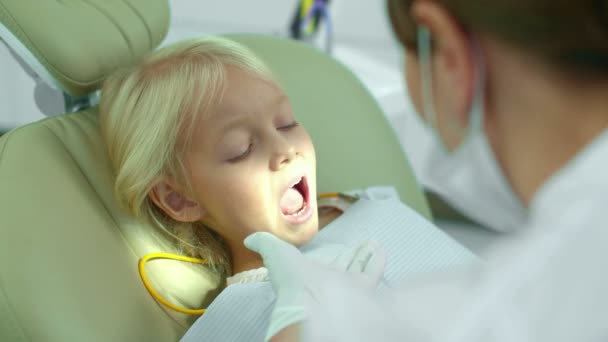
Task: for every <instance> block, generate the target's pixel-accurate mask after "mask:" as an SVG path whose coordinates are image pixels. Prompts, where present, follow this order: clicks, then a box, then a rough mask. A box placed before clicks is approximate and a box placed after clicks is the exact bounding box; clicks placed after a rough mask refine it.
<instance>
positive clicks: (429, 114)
mask: <svg viewBox="0 0 608 342" xmlns="http://www.w3.org/2000/svg"><path fill="white" fill-rule="evenodd" d="M418 63H420V87H421V89H422V110H423V111H424V113H423V116H424V117H425V119H426V120H425V121H426V124H427V125H428V126H429V127H430V128H431V129H432V130H434V131H436V130H437V113H436V112H435V104H434V103H433V79H432V66H431V32H430V31H429V29H428V28H426V27H424V26H420V27H419V28H418ZM439 140H440V141H441V139H439ZM442 144H443V141H442Z"/></svg>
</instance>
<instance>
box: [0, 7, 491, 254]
mask: <svg viewBox="0 0 608 342" xmlns="http://www.w3.org/2000/svg"><path fill="white" fill-rule="evenodd" d="M322 1H323V2H324V3H325V2H326V9H327V13H328V16H329V22H330V25H327V24H326V21H323V20H321V21H320V24H319V25H318V26H317V27H316V28H317V32H316V33H315V34H314V35H312V34H311V37H312V38H310V39H307V40H306V41H307V42H309V43H310V44H312V45H315V46H317V47H318V48H319V49H322V50H324V51H326V52H327V53H328V54H331V55H332V56H333V57H334V58H336V59H337V60H338V61H340V62H342V63H343V64H345V65H346V66H347V67H348V68H349V69H350V70H352V72H353V73H354V74H355V75H356V76H357V77H358V78H359V79H360V80H361V81H362V83H363V84H364V85H365V86H366V87H367V88H368V89H369V90H370V92H371V93H372V94H373V96H374V97H375V98H376V100H377V101H378V103H379V105H380V106H381V108H382V109H383V111H384V113H385V115H386V118H387V119H388V121H389V122H390V123H391V125H392V127H393V129H394V131H395V133H396V135H397V136H398V138H399V140H400V142H401V144H402V147H403V150H404V153H406V155H407V157H408V159H409V160H410V162H411V165H412V167H413V169H414V172H415V173H416V174H417V176H418V178H419V179H421V177H420V176H421V175H423V173H424V170H423V167H424V164H425V159H426V157H427V151H428V142H429V139H430V135H429V133H428V131H427V130H426V128H425V127H424V126H423V125H422V123H421V122H420V120H419V119H418V117H417V116H416V114H415V112H414V109H413V108H412V106H411V103H410V102H409V100H408V99H407V92H406V89H405V84H404V72H403V69H404V68H403V62H404V61H403V54H402V51H401V48H400V46H399V44H398V43H397V41H396V38H395V37H394V35H393V34H392V31H391V28H390V24H389V20H388V16H387V13H386V9H385V6H386V4H385V1H381V0H374V1H370V0H322ZM304 2H306V1H302V3H304ZM309 3H314V0H311V1H309ZM170 5H171V26H170V30H169V33H168V35H167V38H166V39H165V41H164V42H163V45H166V44H169V43H171V42H174V41H176V40H180V39H183V38H187V37H192V36H200V35H209V34H219V33H257V34H268V35H275V36H282V37H293V34H294V33H293V31H291V30H290V28H291V26H292V24H293V21H294V19H295V18H296V17H297V14H298V13H300V12H299V6H300V5H301V2H300V1H298V0H263V1H245V0H222V1H217V0H170ZM304 33H305V32H304ZM327 37H331V41H330V42H328V38H327ZM328 43H331V44H328ZM329 47H330V49H328V48H329ZM34 88H35V82H34V80H33V79H32V78H31V77H30V76H29V75H27V74H26V72H25V71H24V70H23V69H22V68H21V67H20V65H19V64H18V63H17V61H16V60H15V58H13V56H12V55H11V54H10V53H9V51H8V49H7V48H6V46H5V45H4V44H0V104H1V105H0V134H2V132H6V131H8V130H9V129H11V128H14V127H17V126H20V125H23V124H27V123H29V122H33V121H37V120H40V119H42V118H44V117H45V115H44V114H42V113H41V112H40V110H39V109H38V107H37V106H36V103H35V101H34ZM45 101H46V102H52V101H57V103H58V105H61V99H59V98H50V97H49V98H46V99H45ZM422 178H423V177H422ZM431 202H433V199H431ZM431 205H432V206H433V207H434V208H433V209H434V211H435V210H436V204H434V203H431ZM439 224H440V226H442V227H443V228H444V229H446V231H447V232H448V233H450V234H451V235H452V236H454V237H456V238H457V239H458V240H460V241H461V242H463V243H464V244H465V245H467V246H468V247H469V248H471V249H473V250H474V251H481V250H483V249H485V248H486V246H487V245H488V243H489V241H490V240H491V239H493V237H494V234H492V233H490V232H488V231H486V230H480V229H478V227H476V226H475V225H472V224H471V223H462V222H458V223H454V222H449V221H441V222H439Z"/></svg>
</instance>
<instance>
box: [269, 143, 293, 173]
mask: <svg viewBox="0 0 608 342" xmlns="http://www.w3.org/2000/svg"><path fill="white" fill-rule="evenodd" d="M297 154H298V153H297V150H296V147H295V145H294V144H292V143H290V141H289V140H287V139H284V138H283V137H279V138H278V139H277V138H275V139H274V141H273V148H272V155H271V157H270V169H271V170H273V171H278V170H280V169H282V168H283V167H284V166H285V165H287V164H289V163H290V162H291V161H293V160H294V159H295V157H296V156H297Z"/></svg>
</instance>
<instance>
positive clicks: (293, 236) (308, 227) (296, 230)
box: [281, 212, 319, 246]
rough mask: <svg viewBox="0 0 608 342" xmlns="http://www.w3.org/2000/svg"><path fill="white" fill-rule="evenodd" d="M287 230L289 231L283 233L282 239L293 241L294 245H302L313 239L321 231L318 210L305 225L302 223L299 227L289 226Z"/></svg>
mask: <svg viewBox="0 0 608 342" xmlns="http://www.w3.org/2000/svg"><path fill="white" fill-rule="evenodd" d="M287 230H288V231H287V232H285V234H281V235H283V237H282V239H284V240H285V241H287V242H289V243H291V244H292V245H295V246H301V245H303V244H305V243H307V242H308V241H310V240H312V239H313V238H314V237H315V235H317V233H318V232H319V220H318V218H317V215H316V212H315V215H314V216H313V218H312V219H311V220H310V221H309V222H307V223H306V224H305V225H301V226H299V227H289V228H287Z"/></svg>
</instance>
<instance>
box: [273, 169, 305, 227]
mask: <svg viewBox="0 0 608 342" xmlns="http://www.w3.org/2000/svg"><path fill="white" fill-rule="evenodd" d="M279 207H280V210H281V214H282V215H283V217H284V218H285V219H286V220H287V221H288V222H289V223H292V224H301V223H303V222H306V221H307V220H308V219H309V218H310V217H311V216H312V207H311V206H310V192H309V187H308V180H307V179H306V177H304V176H303V177H299V178H296V179H295V180H294V181H292V182H291V184H290V186H289V187H288V188H287V190H286V191H285V192H284V194H283V196H282V197H281V200H280V203H279Z"/></svg>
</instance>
